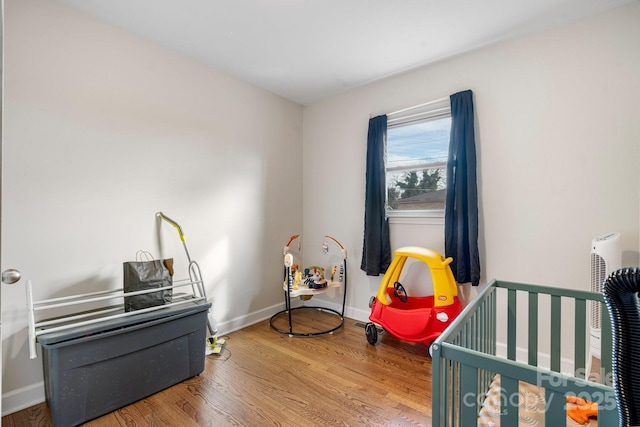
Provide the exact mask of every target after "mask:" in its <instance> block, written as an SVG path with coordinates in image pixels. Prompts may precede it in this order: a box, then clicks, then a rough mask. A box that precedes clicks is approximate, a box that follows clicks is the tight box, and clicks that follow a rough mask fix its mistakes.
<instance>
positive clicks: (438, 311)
mask: <svg viewBox="0 0 640 427" xmlns="http://www.w3.org/2000/svg"><path fill="white" fill-rule="evenodd" d="M408 258H415V259H417V260H419V261H422V262H424V263H425V264H426V265H427V266H428V267H429V270H430V271H431V278H432V281H433V295H428V296H408V295H407V292H406V290H405V288H404V286H403V285H402V284H401V283H400V282H399V279H400V273H401V272H402V269H403V267H404V266H405V263H406V261H407V259H408ZM452 260H453V259H452V258H444V257H443V256H442V255H440V254H439V253H437V252H435V251H433V250H430V249H426V248H420V247H415V246H409V247H404V248H400V249H398V250H396V251H395V252H394V259H393V261H392V262H391V265H390V266H389V268H388V269H387V271H386V273H385V275H384V277H383V278H382V282H381V283H380V287H379V288H378V293H377V295H376V296H375V297H372V298H371V301H370V303H369V306H370V307H371V314H370V316H369V320H371V322H370V323H367V324H366V326H365V333H366V337H367V341H368V342H369V343H370V344H372V345H374V344H375V343H376V342H377V341H378V330H377V328H376V326H375V324H378V325H380V326H382V328H383V329H385V330H386V331H387V332H389V333H391V334H392V335H394V336H395V337H397V338H400V339H402V340H405V341H411V342H423V343H425V344H426V345H427V346H431V343H433V341H435V339H436V338H437V337H438V336H439V335H440V334H441V333H442V332H443V331H444V330H445V329H446V328H447V326H449V324H451V322H452V321H453V320H454V319H455V318H456V317H457V316H458V314H460V312H461V311H462V305H461V304H460V301H459V300H458V288H457V285H456V281H455V279H454V278H453V273H452V272H451V268H450V267H449V264H450V263H451V261H452Z"/></svg>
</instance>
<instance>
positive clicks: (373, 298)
mask: <svg viewBox="0 0 640 427" xmlns="http://www.w3.org/2000/svg"><path fill="white" fill-rule="evenodd" d="M375 300H376V297H375V296H372V297H371V299H369V308H371V307H373V302H374V301H375Z"/></svg>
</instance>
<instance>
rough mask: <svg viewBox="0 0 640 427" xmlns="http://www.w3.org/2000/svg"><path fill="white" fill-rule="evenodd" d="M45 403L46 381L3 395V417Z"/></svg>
mask: <svg viewBox="0 0 640 427" xmlns="http://www.w3.org/2000/svg"><path fill="white" fill-rule="evenodd" d="M44 401H45V397H44V381H40V382H37V383H35V384H31V385H28V386H25V387H20V388H18V389H15V390H11V391H10V392H7V393H3V394H2V416H3V417H4V416H5V415H9V414H13V413H14V412H18V411H21V410H23V409H26V408H28V407H30V406H33V405H37V404H39V403H42V402H44Z"/></svg>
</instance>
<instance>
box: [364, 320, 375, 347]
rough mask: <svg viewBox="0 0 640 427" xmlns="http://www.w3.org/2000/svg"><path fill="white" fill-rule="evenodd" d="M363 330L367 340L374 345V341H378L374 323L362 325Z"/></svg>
mask: <svg viewBox="0 0 640 427" xmlns="http://www.w3.org/2000/svg"><path fill="white" fill-rule="evenodd" d="M364 332H365V334H366V335H367V341H369V344H371V345H376V342H378V330H377V329H376V325H374V324H373V323H367V324H366V325H365V327H364Z"/></svg>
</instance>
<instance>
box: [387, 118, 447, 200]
mask: <svg viewBox="0 0 640 427" xmlns="http://www.w3.org/2000/svg"><path fill="white" fill-rule="evenodd" d="M450 129H451V118H450V117H446V118H441V119H437V120H431V121H428V122H420V123H413V124H408V125H404V126H397V127H391V128H389V129H388V131H387V166H386V168H387V205H388V208H389V209H390V210H431V209H444V204H445V197H446V164H447V156H448V150H449V134H450Z"/></svg>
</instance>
